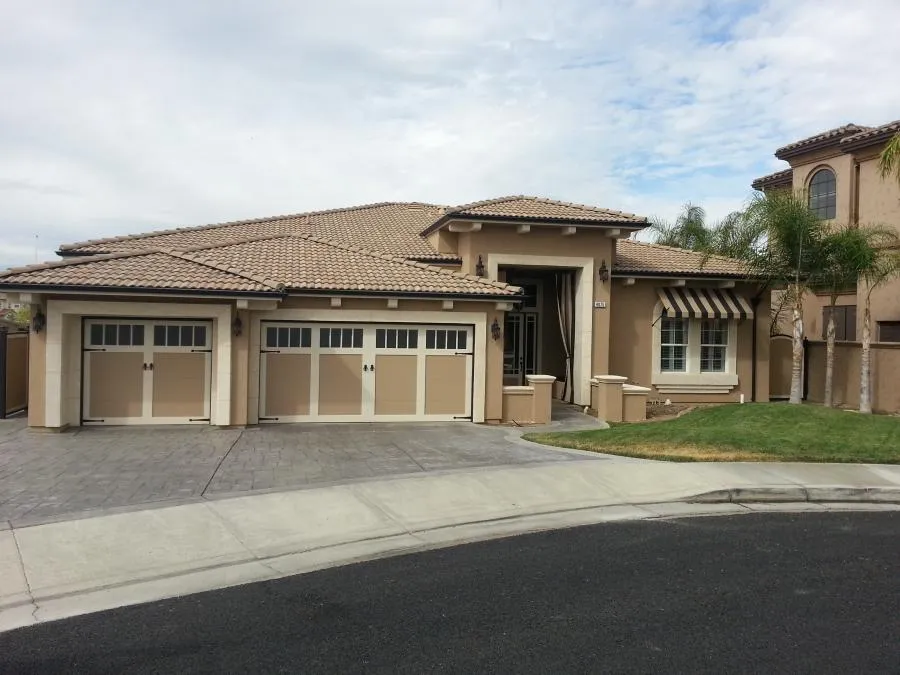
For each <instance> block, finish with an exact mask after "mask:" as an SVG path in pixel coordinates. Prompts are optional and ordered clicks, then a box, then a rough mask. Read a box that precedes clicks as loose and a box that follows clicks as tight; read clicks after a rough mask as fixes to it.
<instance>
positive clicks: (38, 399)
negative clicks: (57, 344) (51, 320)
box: [28, 305, 47, 427]
mask: <svg viewBox="0 0 900 675" xmlns="http://www.w3.org/2000/svg"><path fill="white" fill-rule="evenodd" d="M38 308H40V305H32V307H31V316H34V313H35V312H36V311H37V309H38ZM41 311H42V312H43V308H41ZM46 381H47V331H46V329H44V330H42V331H41V332H40V333H35V332H34V331H31V334H30V335H29V337H28V426H30V427H43V426H44V425H45V424H46V422H45V415H44V407H45V396H44V390H45V386H46Z"/></svg>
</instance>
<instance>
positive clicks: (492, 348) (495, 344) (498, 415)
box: [484, 311, 504, 423]
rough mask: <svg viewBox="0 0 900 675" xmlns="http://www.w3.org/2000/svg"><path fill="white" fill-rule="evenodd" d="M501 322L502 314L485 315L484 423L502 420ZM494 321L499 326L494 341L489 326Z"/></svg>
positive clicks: (491, 313)
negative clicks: (497, 337)
mask: <svg viewBox="0 0 900 675" xmlns="http://www.w3.org/2000/svg"><path fill="white" fill-rule="evenodd" d="M503 320H504V312H502V311H493V312H488V313H487V331H486V333H487V335H486V337H485V340H486V342H487V345H486V348H485V366H486V372H485V378H484V383H485V392H484V421H485V422H493V423H497V422H499V421H500V420H501V419H503ZM494 321H496V322H497V325H498V326H500V332H501V334H500V339H498V340H495V339H494V338H493V336H492V335H491V326H492V325H493V323H494Z"/></svg>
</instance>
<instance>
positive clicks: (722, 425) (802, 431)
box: [525, 403, 900, 464]
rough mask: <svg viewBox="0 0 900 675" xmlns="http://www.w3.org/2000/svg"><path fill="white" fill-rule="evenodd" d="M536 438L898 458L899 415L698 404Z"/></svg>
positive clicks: (600, 445)
mask: <svg viewBox="0 0 900 675" xmlns="http://www.w3.org/2000/svg"><path fill="white" fill-rule="evenodd" d="M525 438H526V439H527V440H530V441H535V442H537V443H544V444H546V445H556V446H559V447H563V448H577V449H579V450H590V451H593V452H603V453H608V454H613V455H626V456H629V457H644V458H649V459H664V460H669V461H675V462H679V461H680V462H694V461H704V462H735V461H764V462H862V463H879V464H897V463H900V417H888V416H883V415H860V414H858V413H855V412H848V411H845V410H832V409H829V408H821V407H817V406H811V405H801V406H797V405H788V404H787V403H748V404H745V405H737V404H735V405H723V406H714V407H708V408H699V409H697V410H694V411H693V412H690V413H688V414H686V415H682V416H681V417H678V418H675V419H672V420H665V421H661V422H642V423H638V424H614V425H613V426H612V428H610V429H596V430H592V431H578V432H564V433H549V434H526V435H525Z"/></svg>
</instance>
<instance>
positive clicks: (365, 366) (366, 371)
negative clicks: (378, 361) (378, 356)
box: [363, 364, 369, 373]
mask: <svg viewBox="0 0 900 675" xmlns="http://www.w3.org/2000/svg"><path fill="white" fill-rule="evenodd" d="M363 372H364V373H368V372H369V366H368V365H367V364H364V365H363Z"/></svg>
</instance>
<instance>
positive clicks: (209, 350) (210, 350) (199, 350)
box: [191, 349, 212, 354]
mask: <svg viewBox="0 0 900 675" xmlns="http://www.w3.org/2000/svg"><path fill="white" fill-rule="evenodd" d="M195 352H196V353H199V354H211V353H212V349H192V350H191V353H195Z"/></svg>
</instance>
